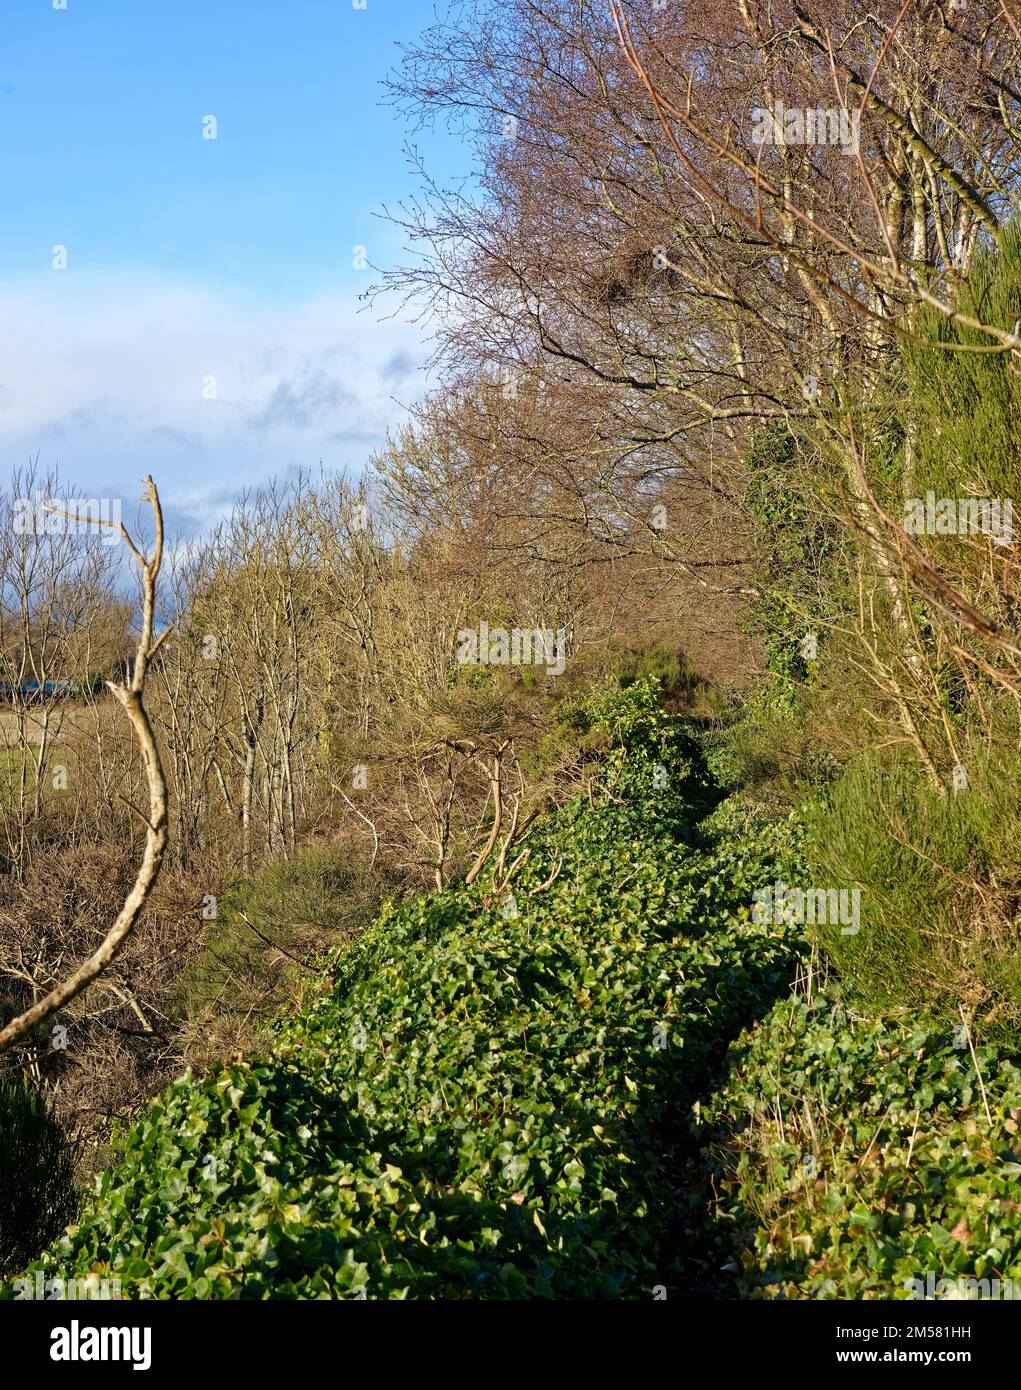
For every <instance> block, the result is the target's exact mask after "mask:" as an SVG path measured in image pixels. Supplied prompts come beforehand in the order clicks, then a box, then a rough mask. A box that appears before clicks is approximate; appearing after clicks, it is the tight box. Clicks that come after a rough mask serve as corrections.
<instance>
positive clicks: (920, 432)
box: [904, 222, 1021, 544]
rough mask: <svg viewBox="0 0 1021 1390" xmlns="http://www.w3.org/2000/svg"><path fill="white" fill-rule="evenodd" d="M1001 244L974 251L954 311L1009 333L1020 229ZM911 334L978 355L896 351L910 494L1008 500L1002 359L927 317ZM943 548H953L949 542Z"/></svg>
mask: <svg viewBox="0 0 1021 1390" xmlns="http://www.w3.org/2000/svg"><path fill="white" fill-rule="evenodd" d="M1001 240H1002V245H1001V247H1000V248H998V249H996V250H988V249H987V250H982V251H980V252H979V254H978V255H977V256H976V258H975V262H974V264H973V266H972V271H971V274H970V275H969V277H968V279H967V280H966V281H964V282H962V284H961V290H960V293H961V308H962V311H963V312H964V313H965V314H970V315H972V316H973V317H977V318H980V319H981V320H982V321H983V322H985V323H990V324H995V325H997V326H999V327H1001V328H1005V329H1008V330H1010V329H1013V327H1014V325H1015V324H1016V323H1017V321H1018V319H1021V227H1019V225H1018V223H1017V222H1014V223H1011V224H1010V225H1008V226H1007V227H1005V228H1004V230H1003V235H1002V239H1001ZM918 333H919V336H920V337H922V338H924V339H926V340H930V341H934V342H938V343H945V344H960V345H963V346H966V347H971V348H982V349H986V350H984V351H981V352H947V351H936V352H934V351H932V350H931V349H929V348H925V347H923V346H921V345H919V344H912V343H908V344H906V345H905V347H904V360H905V363H906V366H907V374H908V382H907V386H908V390H907V393H906V399H907V400H908V401H909V402H910V403H911V409H912V416H913V419H914V420H915V422H916V429H917V441H916V448H915V464H914V477H913V479H912V483H913V486H914V489H915V491H914V492H913V494H912V495H914V496H919V497H924V496H925V493H926V491H928V490H929V489H932V490H933V491H934V492H935V494H936V496H937V497H958V496H962V497H963V496H979V497H983V496H984V497H1000V498H1003V497H1014V496H1015V493H1016V487H1017V440H1018V434H1019V432H1021V377H1018V375H1017V373H1016V371H1014V370H1013V367H1012V364H1011V360H1010V355H1009V354H1007V353H1004V352H989V351H988V350H987V349H988V348H989V345H990V339H989V337H988V335H987V334H985V333H980V332H978V331H976V330H973V329H969V328H966V327H962V326H961V325H960V324H955V323H952V322H951V321H950V320H949V319H948V318H947V317H946V316H945V315H943V314H939V313H937V312H936V311H934V310H931V311H927V312H926V313H925V314H924V315H923V316H922V320H921V323H920V324H919V329H918ZM950 544H954V542H953V541H951V542H950Z"/></svg>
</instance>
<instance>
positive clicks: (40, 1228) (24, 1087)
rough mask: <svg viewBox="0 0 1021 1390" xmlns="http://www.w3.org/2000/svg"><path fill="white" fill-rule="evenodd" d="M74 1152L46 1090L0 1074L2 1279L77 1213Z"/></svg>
mask: <svg viewBox="0 0 1021 1390" xmlns="http://www.w3.org/2000/svg"><path fill="white" fill-rule="evenodd" d="M74 1167H75V1163H74V1150H73V1148H72V1146H71V1145H70V1144H69V1142H68V1140H67V1137H66V1136H65V1134H64V1131H63V1130H62V1129H61V1127H60V1125H59V1124H58V1123H57V1121H56V1120H55V1119H54V1118H53V1116H52V1115H51V1113H50V1110H49V1107H48V1105H47V1103H46V1097H45V1095H44V1094H43V1092H42V1091H40V1090H39V1088H38V1087H37V1086H35V1085H33V1084H32V1083H31V1082H30V1081H28V1080H27V1079H26V1078H24V1077H23V1076H22V1075H21V1073H20V1072H13V1073H0V1275H6V1274H8V1273H13V1272H16V1271H17V1270H19V1269H21V1268H22V1267H23V1266H24V1265H25V1264H26V1262H27V1261H28V1260H30V1259H32V1258H33V1257H34V1256H35V1255H37V1254H38V1253H39V1251H40V1250H42V1249H43V1248H44V1247H45V1246H46V1245H48V1244H49V1243H50V1241H51V1240H53V1239H55V1238H56V1236H58V1235H59V1234H60V1232H61V1231H62V1230H63V1229H64V1227H65V1226H66V1225H67V1224H68V1222H69V1221H72V1220H73V1219H74V1217H75V1214H76V1213H77V1210H78V1192H77V1189H76V1188H75V1185H74Z"/></svg>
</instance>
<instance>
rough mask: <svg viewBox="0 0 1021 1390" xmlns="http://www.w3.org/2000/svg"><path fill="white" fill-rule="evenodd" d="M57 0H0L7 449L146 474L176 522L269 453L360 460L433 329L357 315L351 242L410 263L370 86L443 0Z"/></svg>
mask: <svg viewBox="0 0 1021 1390" xmlns="http://www.w3.org/2000/svg"><path fill="white" fill-rule="evenodd" d="M66 3H67V8H66V10H60V9H54V8H53V0H3V4H2V7H0V122H2V138H0V187H2V188H3V190H4V195H5V196H4V204H5V208H4V214H3V216H2V218H0V315H2V321H3V324H4V333H3V335H2V342H0V448H2V450H3V454H4V457H5V471H6V468H7V467H9V466H10V465H11V464H12V463H16V462H20V461H23V460H24V459H25V458H26V457H27V456H28V455H29V454H35V453H36V452H38V453H39V454H40V457H41V461H42V462H43V463H45V464H55V463H58V462H59V464H60V467H61V471H62V473H64V474H66V475H67V476H68V477H69V478H70V479H72V480H73V481H75V482H76V483H78V484H80V485H81V486H82V487H84V488H85V489H86V490H87V491H88V492H89V493H90V494H97V493H98V494H101V495H107V494H109V495H120V492H119V489H122V488H128V489H129V494H128V495H130V491H133V480H134V479H136V478H137V477H138V476H139V475H140V474H141V473H145V472H150V471H151V472H152V473H153V474H154V476H156V478H157V481H159V482H160V484H161V489H162V491H163V493H164V495H165V496H166V498H167V500H168V502H169V503H170V511H171V516H172V518H174V519H176V521H177V524H178V525H179V526H181V527H183V528H185V529H191V528H195V527H200V526H202V525H204V524H205V522H206V521H208V519H209V518H210V517H211V516H212V515H213V514H215V512H216V511H217V510H218V509H220V508H222V507H223V506H224V505H226V504H227V503H228V502H229V499H230V497H231V496H233V495H234V494H235V493H236V492H237V491H238V490H239V488H240V487H242V486H243V485H244V484H245V483H257V482H260V481H262V480H264V479H265V478H266V477H268V476H269V475H270V474H273V473H277V474H280V473H283V472H286V471H287V470H288V469H290V468H293V467H295V466H298V465H306V466H317V465H318V462H319V460H320V459H322V460H323V461H324V463H325V464H326V465H327V466H328V467H331V468H332V467H345V466H346V467H348V468H349V469H351V470H353V471H358V470H359V469H360V468H361V467H362V466H363V464H364V461H365V459H366V457H367V456H368V454H369V453H370V452H371V450H372V448H373V447H374V446H375V445H376V444H378V443H379V442H380V440H381V438H382V436H383V433H384V431H385V429H386V428H387V426H388V425H390V424H393V423H395V422H396V421H397V420H398V419H399V418H400V410H399V408H398V407H397V406H396V405H394V403H393V401H392V400H391V397H393V396H396V397H398V398H399V399H400V400H402V401H412V400H414V399H415V398H417V397H418V396H419V395H421V393H422V392H423V390H424V389H425V384H426V383H425V381H424V379H423V377H422V374H421V373H420V372H419V371H417V370H416V368H417V366H418V365H419V364H420V363H421V362H422V360H423V359H424V356H425V351H424V345H423V343H422V341H421V330H420V329H418V328H416V327H414V326H413V325H411V324H409V323H408V322H407V321H406V320H405V321H404V322H400V321H399V322H396V323H392V322H391V323H383V324H380V323H378V322H377V316H376V315H374V314H372V313H371V311H370V312H367V313H362V314H361V315H359V313H358V310H359V308H360V305H359V302H358V295H359V294H360V293H361V292H363V291H364V290H365V289H366V288H367V286H368V284H369V283H370V282H371V280H372V278H373V275H372V272H371V270H357V269H355V268H354V266H353V264H352V262H353V257H354V248H355V247H356V246H364V247H366V248H367V252H368V256H369V259H370V260H371V261H372V262H374V263H376V264H378V265H388V264H393V263H395V262H398V261H400V260H401V259H402V255H401V238H400V236H399V234H397V233H396V232H395V231H394V230H393V229H392V228H390V227H389V226H388V225H387V224H386V223H385V222H384V221H381V220H380V219H379V218H378V217H377V216H374V215H373V214H374V213H378V212H379V211H380V209H381V206H382V204H383V203H386V204H388V205H389V206H390V207H391V208H393V207H395V206H396V204H397V203H398V202H399V201H400V200H401V198H402V197H405V196H407V194H408V193H409V192H410V191H411V190H412V187H413V175H412V174H411V172H410V171H409V169H408V165H407V161H406V158H405V155H404V152H403V146H404V143H405V138H406V133H405V131H404V129H403V128H402V126H401V124H400V122H399V120H398V119H397V117H396V116H395V113H394V112H393V111H392V109H391V108H390V107H389V106H387V105H386V104H385V101H384V94H383V92H382V89H381V87H380V85H379V84H380V81H381V79H382V78H383V77H385V75H386V73H387V71H388V70H389V69H390V67H391V66H392V65H393V64H394V63H395V62H396V61H397V58H398V53H397V50H396V48H395V43H396V42H398V41H405V42H407V41H410V40H413V39H414V38H415V36H416V35H417V34H418V33H419V32H420V31H421V29H422V28H423V27H424V26H425V25H427V24H428V23H429V22H430V21H431V18H432V8H433V7H432V4H431V3H429V0H366V7H365V8H364V9H355V8H354V6H353V5H352V3H351V0H216V3H211V0H66ZM210 116H213V117H215V120H216V139H215V140H211V139H204V138H203V129H204V128H206V129H208V128H209V122H208V121H206V120H205V118H207V117H210ZM416 139H417V140H418V143H419V146H420V148H422V150H423V152H424V153H425V155H426V158H427V161H428V164H429V167H430V170H431V171H434V172H436V173H437V174H438V175H439V176H440V177H441V178H446V177H449V176H451V175H454V176H456V175H459V174H462V173H466V172H468V170H467V167H466V164H467V154H466V152H465V151H464V150H463V149H462V148H460V147H459V145H458V144H457V142H456V141H453V140H449V139H444V138H443V137H436V138H433V137H424V138H423V137H421V136H419V137H416ZM57 247H66V261H67V268H66V270H63V269H55V268H54V255H55V252H54V248H57ZM56 257H57V260H58V263H59V261H60V258H61V253H60V252H59V251H58V252H56Z"/></svg>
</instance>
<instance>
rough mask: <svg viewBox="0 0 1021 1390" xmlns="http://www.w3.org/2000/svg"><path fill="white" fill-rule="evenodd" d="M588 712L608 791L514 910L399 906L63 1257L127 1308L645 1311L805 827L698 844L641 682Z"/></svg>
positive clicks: (152, 1133)
mask: <svg viewBox="0 0 1021 1390" xmlns="http://www.w3.org/2000/svg"><path fill="white" fill-rule="evenodd" d="M592 718H593V721H594V723H602V724H603V725H605V726H607V727H609V728H610V729H612V730H613V734H614V737H615V739H617V740H618V741H619V743H618V753H619V760H618V765H617V766H616V768H615V769H613V770H611V774H610V780H611V781H612V782H613V783H614V785H613V788H612V794H611V795H610V797H609V799H607V798H605V797H604V796H603V795H602V794H600V795H599V796H598V797H596V798H594V801H593V802H592V803H590V801H589V800H588V798H585V799H583V800H581V801H579V802H577V803H574V804H572V805H571V806H569V807H567V808H566V809H565V810H563V811H562V812H560V813H559V814H557V815H556V816H552V817H549V818H547V820H546V821H545V822H544V823H543V825H542V826H541V827H540V828H539V829H538V830H537V832H536V835H535V837H534V839H533V840H532V841H530V847H531V849H532V856H531V858H530V859H529V860H528V862H527V864H525V865H524V867H523V868H522V869H521V871H520V873H519V875H518V877H517V878H516V879H515V880H514V883H513V894H514V905H513V911H512V910H510V908H509V907H508V905H507V904H506V903H502V902H499V901H490V900H489V897H490V895H489V892H488V891H487V888H486V886H485V885H482V884H477V885H475V887H474V888H473V889H472V890H471V891H465V890H463V889H450V890H447V891H445V892H443V893H439V894H435V895H433V896H431V897H428V898H425V899H421V900H419V901H417V902H414V903H412V904H409V905H407V906H405V907H402V908H400V909H398V910H394V909H387V910H385V911H384V912H383V913H382V914H381V916H380V918H379V920H378V921H377V923H376V924H375V925H374V926H373V927H372V928H371V929H370V930H369V931H368V932H366V933H365V934H364V936H363V937H362V938H360V939H359V940H358V941H357V942H356V943H355V944H354V945H353V946H352V947H350V948H349V949H347V950H346V951H344V952H342V953H339V954H338V955H337V957H336V959H335V961H334V966H333V977H332V981H331V983H330V987H329V988H327V989H325V990H324V992H323V993H322V994H321V995H320V996H319V997H318V998H316V999H315V1000H314V1001H313V1002H311V1003H310V1004H309V1005H308V1006H307V1007H306V1008H305V1010H304V1011H303V1013H302V1014H301V1015H300V1016H298V1017H297V1018H295V1019H293V1020H291V1021H289V1022H287V1023H285V1024H282V1025H281V1026H280V1029H279V1033H278V1037H277V1040H276V1043H275V1045H274V1048H273V1051H272V1053H271V1055H269V1056H268V1057H264V1058H256V1059H253V1060H252V1061H250V1062H249V1063H248V1064H246V1065H244V1066H233V1067H229V1068H223V1069H220V1070H218V1071H217V1072H216V1073H214V1074H213V1075H212V1076H210V1077H209V1078H207V1079H206V1080H204V1081H197V1080H195V1079H194V1078H192V1077H191V1076H186V1077H184V1078H182V1079H181V1080H180V1081H178V1082H177V1083H176V1084H175V1085H174V1086H172V1087H171V1088H170V1089H169V1090H168V1091H167V1092H166V1093H165V1094H164V1095H163V1096H162V1097H161V1098H160V1100H159V1101H158V1102H157V1103H156V1104H155V1105H154V1106H152V1107H151V1108H150V1109H149V1111H148V1112H147V1113H146V1114H144V1115H143V1116H142V1117H141V1118H140V1119H139V1121H138V1123H137V1125H136V1126H135V1128H134V1130H133V1132H132V1134H131V1136H130V1138H129V1141H128V1143H127V1146H126V1151H125V1156H124V1161H123V1163H122V1164H121V1165H120V1166H119V1167H118V1168H117V1169H115V1170H113V1171H111V1172H108V1173H106V1174H104V1175H103V1177H102V1178H101V1180H100V1182H99V1185H98V1191H97V1195H96V1197H95V1199H94V1200H93V1202H92V1204H91V1206H90V1207H89V1209H88V1210H87V1212H86V1213H85V1215H84V1217H83V1220H82V1222H81V1225H80V1226H78V1227H77V1228H76V1229H75V1230H73V1231H72V1232H71V1233H70V1234H69V1236H68V1237H67V1238H66V1239H65V1240H64V1241H62V1242H60V1243H59V1244H58V1245H57V1246H55V1247H54V1248H53V1249H52V1250H51V1252H50V1253H49V1255H48V1256H47V1259H46V1266H47V1268H49V1269H50V1270H53V1271H60V1272H62V1273H64V1274H70V1273H72V1272H74V1271H77V1270H83V1271H84V1270H89V1271H92V1270H95V1271H96V1272H98V1273H100V1274H107V1275H115V1276H117V1277H118V1278H120V1279H121V1280H122V1281H123V1283H124V1287H125V1292H126V1294H127V1295H128V1296H143V1295H155V1296H161V1297H165V1296H172V1297H226V1298H231V1297H255V1298H259V1297H294V1296H298V1297H344V1296H353V1295H357V1294H358V1293H359V1291H364V1292H365V1294H366V1295H367V1296H370V1297H381V1296H382V1297H403V1296H406V1295H413V1296H415V1297H471V1298H488V1297H522V1296H539V1297H574V1296H604V1297H617V1296H635V1297H648V1296H650V1291H651V1289H652V1287H653V1285H655V1284H656V1283H658V1282H662V1279H663V1277H664V1270H665V1269H666V1268H667V1266H668V1262H669V1261H668V1254H669V1248H670V1243H671V1239H672V1236H671V1225H672V1222H673V1220H674V1217H675V1214H676V1213H675V1201H674V1197H673V1188H672V1175H673V1171H674V1167H675V1153H676V1151H677V1149H678V1147H679V1146H683V1144H684V1143H685V1142H686V1141H687V1136H688V1120H687V1116H688V1115H689V1114H690V1111H691V1106H692V1104H693V1100H694V1099H695V1098H697V1097H698V1096H699V1095H700V1094H702V1093H703V1092H704V1091H705V1090H706V1089H707V1088H708V1087H710V1086H711V1084H712V1079H713V1077H714V1075H715V1070H716V1068H717V1066H718V1065H719V1063H720V1060H721V1058H722V1056H723V1053H724V1051H725V1048H726V1045H727V1043H728V1042H729V1040H730V1039H731V1038H733V1037H734V1036H736V1035H737V1033H738V1032H739V1031H740V1029H741V1028H742V1027H743V1026H745V1025H746V1024H747V1023H748V1022H750V1021H751V1019H752V1018H754V1017H755V1016H756V1015H758V1014H761V1013H762V1012H763V1011H764V1010H765V1008H766V1007H768V1004H769V1002H770V1001H771V1000H772V999H774V998H776V997H777V995H778V994H779V993H780V992H782V991H783V990H784V989H785V987H786V982H787V980H788V979H789V975H790V971H791V968H792V962H793V959H794V957H795V955H796V952H797V949H798V946H797V943H796V941H795V940H794V938H793V935H792V932H791V929H790V928H787V927H780V928H772V927H766V926H758V925H754V924H752V923H750V922H749V915H748V903H749V901H750V899H751V896H752V893H753V891H754V889H755V887H756V886H758V885H760V884H762V883H764V882H766V881H769V880H771V879H772V878H773V877H774V876H776V875H777V874H778V873H785V872H789V870H790V866H789V864H788V862H787V853H788V849H789V846H790V835H789V832H788V830H787V829H786V828H785V827H782V826H755V825H753V824H752V823H751V822H749V821H748V820H747V819H744V820H742V821H741V823H740V827H737V826H735V825H732V824H730V823H728V822H727V821H726V817H725V816H722V814H721V813H720V812H717V814H716V817H715V819H714V821H713V824H712V826H707V827H705V828H703V829H702V830H697V828H696V827H694V825H693V824H692V821H693V816H692V804H693V803H692V802H691V800H690V797H691V796H692V795H693V794H695V793H697V792H698V790H699V785H700V784H699V779H698V776H697V774H696V772H695V771H693V769H694V768H695V767H696V764H697V759H696V758H695V757H694V756H693V755H692V756H690V757H689V758H688V759H686V760H685V761H684V762H681V761H678V760H677V759H676V758H674V757H673V756H672V750H673V748H674V744H675V742H677V741H678V740H677V739H676V738H675V735H674V734H673V732H672V731H671V729H670V728H669V726H668V724H667V722H666V721H665V720H664V719H663V718H662V715H661V712H660V711H659V710H658V706H657V704H656V699H655V692H654V689H653V687H652V685H651V683H649V682H644V681H637V682H636V683H635V684H634V685H632V686H630V687H629V688H628V689H627V690H626V691H617V692H603V693H602V694H601V695H600V696H599V698H598V699H597V700H596V701H594V703H593V708H592ZM657 767H664V768H665V770H666V773H667V781H666V785H665V786H663V785H660V784H659V781H660V780H661V779H656V780H654V779H653V777H652V776H651V775H650V774H651V773H652V772H654V770H655V769H656V768H657ZM683 827H686V829H687V834H686V836H685V837H684V838H679V836H678V833H677V831H678V829H679V828H683ZM551 879H552V882H550V880H551Z"/></svg>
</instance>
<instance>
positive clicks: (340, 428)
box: [0, 269, 426, 525]
mask: <svg viewBox="0 0 1021 1390" xmlns="http://www.w3.org/2000/svg"><path fill="white" fill-rule="evenodd" d="M356 309H357V304H356V302H355V297H354V294H353V293H352V294H349V295H344V294H341V293H337V294H332V295H323V296H321V297H319V298H316V299H312V300H309V301H306V302H303V303H299V304H290V305H281V304H267V303H263V302H260V301H258V300H256V299H255V298H254V297H251V296H246V295H243V294H240V293H226V292H215V291H210V290H204V289H201V288H196V287H195V286H193V285H188V284H184V283H181V284H175V283H172V282H170V281H165V280H164V281H156V280H151V279H142V278H137V277H126V276H112V275H105V276H97V277H87V276H83V275H80V274H77V273H76V272H75V271H74V270H73V269H72V270H69V271H66V272H51V273H50V274H49V275H48V276H46V277H43V278H42V279H40V280H38V281H35V282H33V283H31V284H25V283H21V284H15V285H6V286H5V285H0V323H2V324H3V333H2V336H0V450H2V455H0V460H2V465H3V466H2V467H0V476H2V473H3V472H6V470H7V468H9V467H10V466H11V465H12V464H14V463H20V462H23V461H24V460H25V459H26V457H28V456H29V455H34V454H36V453H37V452H38V453H39V454H40V455H41V461H42V463H43V464H44V465H52V464H54V463H56V462H58V461H59V463H60V467H61V472H62V473H63V474H64V475H65V476H67V477H68V478H70V479H71V480H73V481H74V482H76V483H78V484H80V485H81V486H82V487H84V488H85V489H86V490H87V491H88V492H90V493H95V492H96V491H97V490H103V489H110V488H115V487H120V486H124V487H129V486H130V487H131V488H132V489H133V487H134V483H135V480H136V479H137V478H138V477H139V476H141V475H142V474H144V473H149V472H151V473H152V474H153V476H154V477H156V479H157V482H159V483H160V486H161V491H162V492H163V494H164V496H165V497H166V498H167V499H168V502H169V503H170V504H171V508H172V509H173V508H174V507H176V508H178V509H179V511H180V514H181V519H182V522H183V521H185V519H186V518H187V524H189V525H191V524H198V523H199V520H200V518H202V517H208V516H210V515H212V514H213V513H214V512H215V511H217V510H219V509H221V508H222V507H223V505H224V499H225V498H228V499H229V497H230V496H231V495H233V493H235V492H236V491H238V490H240V489H241V488H243V487H244V486H246V485H250V484H255V483H259V482H262V481H264V480H265V479H266V478H267V477H268V476H270V475H271V474H273V473H277V474H281V473H284V472H286V471H287V470H288V469H293V468H294V467H295V466H310V467H315V466H317V465H318V463H319V461H320V460H322V461H323V462H324V463H325V464H326V466H327V467H345V466H346V467H347V468H349V469H350V470H351V471H355V472H357V471H359V470H360V469H361V467H362V465H363V464H364V462H365V460H366V458H367V456H368V454H369V453H370V452H371V450H372V448H373V447H375V445H377V444H378V443H380V442H381V440H382V438H383V435H384V434H385V432H386V430H387V428H388V427H389V426H391V425H393V424H394V423H395V422H397V421H398V420H399V418H400V416H401V410H400V407H399V406H398V405H396V404H395V402H394V400H393V399H392V397H393V396H397V397H398V398H399V399H400V400H402V401H412V400H414V399H415V398H416V397H418V396H420V395H421V394H422V392H423V390H424V389H425V384H426V383H425V378H424V376H423V374H422V373H420V372H418V371H416V367H417V365H418V363H420V362H421V361H422V360H424V357H425V352H424V350H423V348H422V345H421V342H420V338H419V335H418V331H417V330H416V329H415V328H414V327H409V326H407V325H402V324H400V323H399V322H387V323H378V322H377V321H376V319H375V317H374V315H373V313H372V311H371V310H369V311H366V312H365V313H361V314H359V313H357V312H356ZM214 392H215V399H206V398H204V397H208V396H211V395H213V394H214Z"/></svg>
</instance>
